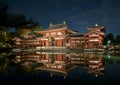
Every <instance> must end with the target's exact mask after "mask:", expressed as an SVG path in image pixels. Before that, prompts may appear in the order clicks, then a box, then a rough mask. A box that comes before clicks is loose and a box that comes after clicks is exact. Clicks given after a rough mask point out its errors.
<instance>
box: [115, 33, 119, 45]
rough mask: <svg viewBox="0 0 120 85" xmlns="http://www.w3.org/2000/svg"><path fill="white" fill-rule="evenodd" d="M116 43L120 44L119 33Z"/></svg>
mask: <svg viewBox="0 0 120 85" xmlns="http://www.w3.org/2000/svg"><path fill="white" fill-rule="evenodd" d="M115 44H120V35H117V36H116V38H115Z"/></svg>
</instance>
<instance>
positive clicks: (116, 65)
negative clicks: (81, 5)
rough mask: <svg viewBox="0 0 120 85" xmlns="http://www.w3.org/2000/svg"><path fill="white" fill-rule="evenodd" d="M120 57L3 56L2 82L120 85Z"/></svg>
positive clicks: (87, 54) (0, 60)
mask: <svg viewBox="0 0 120 85" xmlns="http://www.w3.org/2000/svg"><path fill="white" fill-rule="evenodd" d="M119 79H120V57H119V56H112V55H110V54H104V53H97V52H96V53H93V52H70V53H64V52H50V51H49V52H39V51H37V52H16V53H13V52H9V53H4V52H3V53H0V81H2V82H4V83H11V84H16V82H17V83H18V84H24V83H30V84H36V83H39V84H41V83H44V84H53V83H54V84H56V82H57V83H58V84H64V83H66V84H77V83H79V84H81V83H82V84H97V85H101V84H109V85H110V84H119V83H120V82H119Z"/></svg>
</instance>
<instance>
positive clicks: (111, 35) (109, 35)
mask: <svg viewBox="0 0 120 85" xmlns="http://www.w3.org/2000/svg"><path fill="white" fill-rule="evenodd" d="M106 40H107V41H110V42H111V43H112V44H114V35H113V34H112V33H109V34H108V35H107V37H106Z"/></svg>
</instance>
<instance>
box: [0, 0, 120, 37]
mask: <svg viewBox="0 0 120 85" xmlns="http://www.w3.org/2000/svg"><path fill="white" fill-rule="evenodd" d="M0 2H1V3H6V4H8V5H9V7H10V9H9V10H10V12H11V13H14V14H15V13H17V14H24V15H26V16H28V17H32V18H33V19H34V20H36V21H38V22H39V23H40V24H41V25H42V26H43V27H44V28H47V27H48V26H49V23H51V22H52V23H53V24H57V23H62V22H63V21H64V20H65V21H66V22H67V25H68V27H69V28H70V29H72V30H76V31H79V32H80V33H86V32H87V27H90V26H94V25H95V24H96V23H98V24H99V25H103V26H105V27H106V32H107V33H110V32H111V33H113V34H115V35H118V34H120V0H0Z"/></svg>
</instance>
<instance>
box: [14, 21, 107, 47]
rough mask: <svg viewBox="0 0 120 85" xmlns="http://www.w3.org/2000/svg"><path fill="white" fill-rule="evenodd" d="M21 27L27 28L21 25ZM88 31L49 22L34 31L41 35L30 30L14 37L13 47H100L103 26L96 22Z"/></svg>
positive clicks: (103, 35) (102, 37) (103, 34)
mask: <svg viewBox="0 0 120 85" xmlns="http://www.w3.org/2000/svg"><path fill="white" fill-rule="evenodd" d="M23 29H28V28H27V27H25V26H24V27H23ZM87 30H88V32H87V33H85V34H80V33H78V32H76V31H73V30H71V29H69V28H68V26H67V24H66V22H65V21H64V22H63V23H61V24H52V23H50V25H49V27H48V28H46V29H43V30H37V31H35V32H36V33H38V34H41V35H42V36H41V37H38V36H35V35H34V34H32V32H31V31H29V32H27V33H24V34H21V37H15V38H14V39H13V41H14V42H15V48H41V47H42V48H45V47H47V48H49V47H56V48H66V47H68V48H71V49H72V48H73V49H74V48H79V49H82V48H101V47H102V42H103V39H104V37H105V33H104V31H105V28H104V27H103V26H99V25H98V24H96V25H95V26H92V27H89V28H87Z"/></svg>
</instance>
